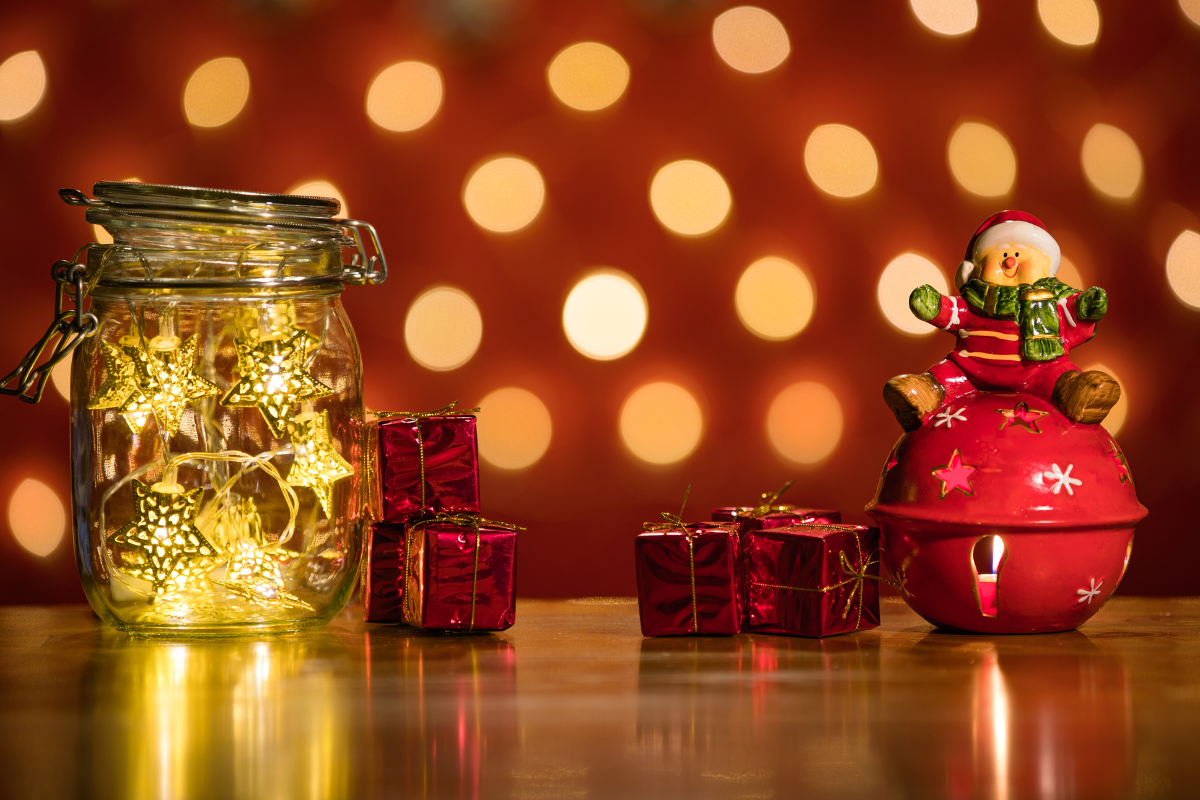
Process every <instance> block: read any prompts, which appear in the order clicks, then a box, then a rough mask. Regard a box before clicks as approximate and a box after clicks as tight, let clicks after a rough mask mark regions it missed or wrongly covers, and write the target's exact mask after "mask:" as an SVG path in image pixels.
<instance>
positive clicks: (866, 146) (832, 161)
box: [804, 125, 879, 197]
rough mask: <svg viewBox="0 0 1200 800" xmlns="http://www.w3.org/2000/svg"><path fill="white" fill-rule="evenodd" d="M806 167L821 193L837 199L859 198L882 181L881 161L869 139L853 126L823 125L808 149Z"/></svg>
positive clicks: (805, 155)
mask: <svg viewBox="0 0 1200 800" xmlns="http://www.w3.org/2000/svg"><path fill="white" fill-rule="evenodd" d="M804 167H805V169H807V170H808V177H809V178H810V179H811V180H812V182H813V183H814V184H815V185H816V187H817V188H818V189H820V190H821V191H822V192H825V193H827V194H831V195H833V196H834V197H857V196H859V195H860V194H864V193H866V192H868V191H870V190H871V188H872V187H873V186H874V185H875V181H876V179H877V178H878V177H879V160H878V159H877V158H876V157H875V148H874V147H872V146H871V142H870V141H868V140H867V137H866V136H863V135H862V134H861V133H859V132H858V131H856V130H855V129H854V128H851V127H850V126H849V125H821V126H820V127H818V128H817V129H816V130H814V131H813V132H812V134H811V135H810V136H809V137H808V144H806V145H805V146H804Z"/></svg>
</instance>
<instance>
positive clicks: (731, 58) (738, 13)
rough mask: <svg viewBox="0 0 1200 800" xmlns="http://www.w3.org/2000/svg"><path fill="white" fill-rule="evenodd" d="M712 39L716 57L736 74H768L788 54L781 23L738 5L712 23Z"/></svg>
mask: <svg viewBox="0 0 1200 800" xmlns="http://www.w3.org/2000/svg"><path fill="white" fill-rule="evenodd" d="M712 38H713V46H714V47H715V48H716V49H717V55H719V56H720V57H721V60H722V61H724V62H725V63H726V64H728V65H729V66H731V67H733V68H734V69H736V70H737V71H738V72H748V73H759V72H769V71H771V70H773V69H775V68H776V67H778V66H779V65H780V64H782V63H783V62H784V61H785V60H786V59H787V57H788V55H789V54H790V53H791V52H792V45H791V42H790V41H788V34H787V29H786V28H784V27H783V23H782V22H780V21H779V20H778V18H776V17H775V15H773V14H771V13H770V12H769V11H765V10H763V9H761V8H757V7H755V6H739V7H737V8H731V9H729V10H728V11H726V12H724V13H723V14H721V15H719V16H718V17H717V18H716V19H715V20H713V29H712Z"/></svg>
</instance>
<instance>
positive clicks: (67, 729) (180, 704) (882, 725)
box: [0, 598, 1200, 800]
mask: <svg viewBox="0 0 1200 800" xmlns="http://www.w3.org/2000/svg"><path fill="white" fill-rule="evenodd" d="M356 611H357V609H353V608H352V609H350V610H348V611H347V612H345V613H344V614H343V615H342V616H341V617H339V618H338V619H337V620H336V621H335V622H334V623H333V624H332V625H330V626H329V627H327V628H325V629H324V630H321V631H316V632H312V633H307V634H299V635H293V636H280V637H255V638H245V639H222V640H208V641H200V640H185V641H162V640H146V639H137V638H131V637H128V636H125V635H122V634H120V633H118V632H117V631H115V630H112V629H110V628H108V627H106V626H105V625H103V624H102V623H100V622H99V621H98V620H96V619H95V618H94V617H93V616H92V614H91V612H90V611H89V610H88V609H86V608H82V607H75V606H67V607H10V608H3V609H0V796H2V797H5V798H24V797H37V798H47V797H67V796H72V797H93V796H95V797H120V798H134V799H137V798H191V797H204V798H208V797H212V798H240V797H247V798H275V797H278V798H295V799H297V800H299V799H301V798H357V797H404V798H419V797H452V798H457V797H468V798H476V797H479V798H493V797H496V798H505V797H518V798H547V799H549V798H585V797H592V798H609V797H612V798H641V797H646V798H662V797H688V798H709V797H714V798H715V797H740V798H771V797H779V798H786V797H864V798H867V797H869V798H894V797H896V798H899V797H913V798H936V797H953V798H959V797H962V798H968V797H1000V798H1003V797H1010V798H1026V797H1082V798H1103V797H1127V796H1134V797H1198V796H1200V599H1139V598H1118V599H1115V600H1113V601H1112V602H1110V603H1109V604H1108V605H1107V606H1106V607H1105V608H1104V609H1103V610H1101V612H1100V613H1099V614H1098V615H1097V616H1096V617H1095V619H1094V620H1093V621H1091V622H1089V623H1088V624H1087V625H1085V626H1084V627H1083V628H1081V629H1080V630H1079V631H1073V632H1070V633H1060V634H1043V635H1038V636H965V635H954V634H947V633H941V632H935V631H934V630H933V629H932V628H931V627H930V626H929V625H927V624H925V623H924V622H923V621H922V620H921V619H920V618H918V617H916V616H915V615H914V614H913V613H912V612H910V611H909V610H908V609H907V608H906V607H905V606H904V605H903V603H901V602H900V601H898V600H896V599H894V598H893V599H886V600H885V601H884V607H883V610H882V613H883V619H884V623H885V624H884V625H883V626H882V627H880V628H878V629H876V630H872V631H866V632H863V633H858V634H852V635H849V636H841V637H835V638H831V639H825V640H811V639H793V638H786V637H777V636H750V635H745V636H740V637H734V638H716V637H711V638H709V637H704V638H672V639H643V638H642V636H641V635H640V633H639V630H638V621H637V606H636V605H635V604H634V602H633V601H632V600H626V599H619V598H610V599H603V598H593V599H586V600H573V601H536V600H527V601H523V602H522V603H521V604H520V606H519V610H518V614H517V620H518V622H517V625H516V626H515V627H513V628H512V629H510V630H509V631H506V632H505V633H502V634H490V635H477V636H444V635H431V634H426V633H423V632H418V631H414V630H412V629H408V628H401V627H392V626H380V625H365V624H364V623H362V622H361V621H359V620H357V619H356V617H355V612H356Z"/></svg>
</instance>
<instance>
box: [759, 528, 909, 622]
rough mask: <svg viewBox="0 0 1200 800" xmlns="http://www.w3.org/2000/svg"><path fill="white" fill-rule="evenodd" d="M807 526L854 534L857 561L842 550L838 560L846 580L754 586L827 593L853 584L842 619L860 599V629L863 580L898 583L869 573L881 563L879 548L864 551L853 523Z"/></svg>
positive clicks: (858, 617) (893, 584) (856, 619)
mask: <svg viewBox="0 0 1200 800" xmlns="http://www.w3.org/2000/svg"><path fill="white" fill-rule="evenodd" d="M804 527H806V528H814V529H816V530H821V531H850V532H851V533H853V534H854V547H855V549H856V550H857V551H858V558H857V559H856V562H855V563H853V564H851V563H850V559H848V558H847V557H846V551H845V550H842V551H840V552H839V553H838V560H839V561H840V562H841V567H842V572H843V574H845V575H846V576H847V578H846V580H844V581H841V582H839V583H834V584H830V585H829V586H819V587H815V588H813V587H809V586H782V585H780V584H775V583H760V582H758V581H754V582H752V584H751V585H753V586H762V587H763V588H764V589H785V590H788V591H793V592H820V593H821V594H827V593H829V592H833V591H837V590H838V589H840V588H842V587H843V586H845V585H847V584H853V588H852V589H851V590H850V595H849V596H848V597H847V598H846V607H845V608H844V609H842V619H847V618H849V616H850V609H851V607H853V606H854V601H855V599H857V600H858V608H857V617H856V618H855V620H854V630H858V626H859V625H861V624H862V608H863V581H865V580H868V579H870V580H873V581H879V582H881V583H886V584H888V585H889V586H892V587H895V586H896V584H895V583H894V582H892V581H890V580H888V579H887V578H880V577H877V576H875V575H868V574H867V569H868V568H870V567H871V566H872V565H874V564H878V563H879V558H878V556H879V548H876V549H875V550H873V551H872V552H870V553H863V548H862V539H861V538H860V537H859V535H858V529H857V528H855V527H853V526H851V525H805V526H804Z"/></svg>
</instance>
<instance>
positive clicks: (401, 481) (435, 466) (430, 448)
mask: <svg viewBox="0 0 1200 800" xmlns="http://www.w3.org/2000/svg"><path fill="white" fill-rule="evenodd" d="M455 405H456V404H455V403H451V404H450V405H448V406H445V407H444V408H439V409H438V410H437V411H429V412H415V413H412V412H407V411H404V412H390V411H389V412H383V413H380V414H378V415H377V417H376V419H377V421H376V422H375V427H376V429H377V440H378V461H377V471H378V472H379V509H378V514H379V518H380V520H382V521H383V522H398V523H403V522H407V521H408V520H409V519H410V518H412V517H413V516H414V515H416V514H419V513H426V512H432V513H447V514H460V513H465V514H471V513H478V512H479V453H478V447H477V444H476V439H475V416H474V414H473V413H471V412H459V413H454V406H455ZM478 410H479V409H471V411H478Z"/></svg>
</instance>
